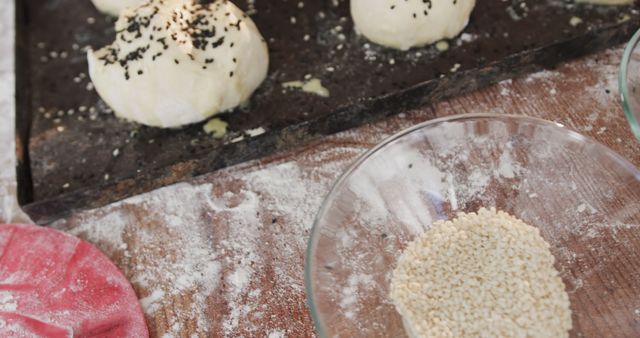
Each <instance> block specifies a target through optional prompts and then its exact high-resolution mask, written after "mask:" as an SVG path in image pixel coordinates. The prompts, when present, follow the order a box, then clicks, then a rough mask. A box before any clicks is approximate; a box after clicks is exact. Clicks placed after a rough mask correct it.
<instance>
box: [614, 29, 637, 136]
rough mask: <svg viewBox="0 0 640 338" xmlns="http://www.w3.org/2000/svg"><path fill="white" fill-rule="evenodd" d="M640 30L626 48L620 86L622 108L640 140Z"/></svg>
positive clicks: (619, 80) (621, 67)
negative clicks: (639, 44)
mask: <svg viewBox="0 0 640 338" xmlns="http://www.w3.org/2000/svg"><path fill="white" fill-rule="evenodd" d="M639 41H640V30H638V31H637V32H636V33H635V34H634V35H633V37H632V38H631V40H630V41H629V43H628V44H627V47H626V48H625V50H624V54H623V55H622V61H621V62H620V74H619V78H618V82H619V84H618V86H619V87H620V96H621V97H622V108H623V109H624V113H625V115H627V120H629V124H630V125H631V130H633V133H634V134H635V135H636V138H638V140H640V48H639V46H638V42H639Z"/></svg>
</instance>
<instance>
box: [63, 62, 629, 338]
mask: <svg viewBox="0 0 640 338" xmlns="http://www.w3.org/2000/svg"><path fill="white" fill-rule="evenodd" d="M619 58H620V49H615V50H611V51H608V52H606V53H600V54H597V55H594V56H591V57H588V58H585V59H582V60H579V61H576V62H572V63H570V64H567V65H564V66H562V67H559V68H558V69H557V70H554V71H545V72H542V73H537V74H534V75H531V76H526V77H523V78H519V79H516V80H514V81H509V82H503V83H500V84H498V85H495V86H492V87H490V88H487V89H484V90H481V91H478V92H474V93H471V94H468V95H464V96H461V97H458V98H455V99H452V100H449V101H446V102H442V103H439V104H436V105H433V106H427V107H423V108H421V109H419V110H416V111H412V112H408V113H406V114H403V115H401V116H399V117H394V118H390V119H387V120H385V121H382V122H380V123H375V124H371V125H368V126H365V127H362V128H358V129H355V130H352V131H349V132H345V133H341V134H338V135H335V136H331V137H327V138H325V139H322V140H320V141H317V142H314V143H313V144H310V145H308V146H305V147H302V148H300V149H296V150H295V151H292V152H288V153H284V154H281V155H278V156H274V157H272V158H269V159H266V160H264V161H260V162H255V163H250V164H246V165H243V166H239V167H234V168H230V169H227V170H223V171H221V172H217V173H214V174H211V175H207V176H205V177H202V178H200V179H197V180H195V181H194V182H192V183H191V184H189V185H186V184H182V185H178V186H174V187H169V188H166V189H161V190H160V191H155V192H152V193H150V194H147V195H143V196H140V197H136V198H135V199H134V200H131V201H127V202H125V203H123V204H118V205H114V206H110V207H106V208H103V209H100V210H96V211H91V212H87V213H84V214H81V215H75V216H73V217H71V218H69V219H68V220H67V221H65V222H61V223H58V224H56V226H57V227H59V228H63V229H66V230H69V231H71V232H73V233H76V234H79V235H80V236H81V237H83V238H86V239H88V240H90V241H92V242H94V243H96V244H97V245H98V246H99V247H100V248H102V249H103V250H104V251H105V252H106V253H107V254H108V255H110V256H111V257H112V258H113V259H114V261H115V262H116V264H117V265H118V266H119V267H120V268H121V269H122V270H123V271H124V273H125V274H126V275H127V276H128V277H129V278H130V279H131V280H132V282H133V284H134V287H135V288H136V291H137V292H138V295H139V296H140V298H143V299H144V298H145V297H149V296H150V295H152V294H153V293H154V292H156V291H157V290H162V292H161V293H163V294H164V296H163V297H160V298H159V299H158V300H157V301H155V302H153V301H152V302H151V306H149V300H150V299H151V300H153V299H154V297H151V298H147V299H146V300H145V301H143V303H144V304H145V305H146V306H145V307H146V309H147V313H148V318H147V319H148V323H149V327H150V330H151V333H152V335H153V336H157V337H161V336H163V335H164V334H167V333H168V334H170V335H172V336H178V337H187V336H188V335H189V334H192V333H197V334H198V336H234V337H235V336H246V337H250V336H268V335H269V334H271V335H272V336H274V337H275V336H278V334H280V333H285V334H286V336H290V337H303V336H311V335H312V332H313V326H312V323H311V320H310V317H309V314H308V310H307V308H306V305H305V292H304V286H303V257H304V250H305V246H306V240H307V236H308V233H309V229H310V227H311V225H312V220H313V216H314V215H315V213H316V210H317V209H318V207H319V205H320V203H321V201H322V197H323V196H324V194H325V193H326V192H327V191H328V190H329V188H330V185H331V184H332V183H333V181H334V180H335V178H336V177H337V176H338V175H339V174H340V173H341V172H342V171H343V170H344V169H345V168H346V167H347V166H348V165H349V163H350V162H351V161H352V160H353V159H354V158H355V157H356V156H357V155H358V154H360V153H362V152H363V151H365V150H366V149H368V148H370V147H371V146H373V145H374V144H376V143H378V142H379V141H381V140H382V139H383V138H385V137H386V136H388V135H391V134H393V133H395V132H397V131H400V130H402V129H403V128H405V127H408V126H410V125H413V124H415V123H418V122H420V121H423V120H425V119H428V118H430V117H432V116H433V115H434V114H435V115H436V116H445V115H450V114H456V113H471V112H494V113H516V114H526V115H530V116H537V117H542V118H545V119H550V120H554V121H557V122H559V123H562V124H564V125H565V126H567V127H568V128H571V129H574V130H577V131H579V132H581V133H584V134H585V135H588V136H590V137H593V138H595V139H597V140H599V141H601V142H603V143H605V144H607V145H608V146H610V147H611V148H613V149H614V150H616V151H618V152H619V153H620V154H622V155H623V156H624V157H626V158H628V159H629V160H630V161H631V162H632V163H634V164H635V165H640V143H639V142H638V141H637V140H636V139H634V138H633V136H632V135H631V133H630V130H629V127H628V125H627V123H626V120H625V119H624V117H623V114H622V111H621V109H620V106H619V102H618V94H617V83H616V79H617V77H616V76H617V67H618V62H619V61H618V60H619ZM185 200H186V201H187V202H186V203H185ZM254 212H255V215H249V213H254ZM118 224H121V226H120V228H121V229H122V230H121V233H120V234H119V235H118V236H115V237H121V238H122V243H126V245H123V244H122V243H121V242H120V238H114V235H113V233H111V234H110V233H108V232H110V231H116V232H117V231H119V230H118V229H119V227H118ZM100 229H102V230H100ZM184 246H186V248H184ZM196 249H197V250H203V252H202V253H199V254H197V255H195V256H194V253H193V252H192V251H193V250H196ZM208 259H209V260H212V261H216V262H218V263H219V265H218V266H217V268H219V271H217V272H215V273H211V274H210V275H208V277H209V278H213V279H214V280H208V279H207V278H205V277H203V278H201V279H200V280H198V278H195V279H194V280H192V281H191V282H187V283H186V287H185V288H181V287H180V291H179V292H175V290H176V282H175V281H176V278H178V279H179V278H180V277H181V276H183V274H186V275H190V274H193V272H195V271H198V267H197V265H198V264H203V265H206V264H207V262H208ZM174 260H175V262H174ZM172 262H173V263H172ZM184 262H187V265H189V264H195V265H193V266H191V267H186V268H185V267H184V266H181V263H184ZM151 269H156V270H157V271H161V272H162V274H154V273H149V270H151ZM215 269H216V268H215V267H214V268H212V270H215ZM142 277H144V278H142ZM150 277H151V278H150ZM187 279H188V278H187ZM214 284H215V286H212V285H214ZM194 304H196V306H194ZM198 319H200V320H201V321H202V322H201V323H198ZM176 323H177V324H176ZM207 323H208V325H207Z"/></svg>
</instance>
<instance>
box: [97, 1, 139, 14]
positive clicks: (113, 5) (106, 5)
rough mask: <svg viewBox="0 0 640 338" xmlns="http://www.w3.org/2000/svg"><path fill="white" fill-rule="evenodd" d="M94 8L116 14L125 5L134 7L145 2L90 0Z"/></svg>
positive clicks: (105, 12) (125, 6)
mask: <svg viewBox="0 0 640 338" xmlns="http://www.w3.org/2000/svg"><path fill="white" fill-rule="evenodd" d="M91 2H93V5H94V6H96V8H97V9H98V10H99V11H100V12H102V13H104V14H109V15H111V16H118V15H119V14H120V12H122V10H123V9H125V8H127V7H136V6H139V5H141V4H143V3H144V2H145V0H91Z"/></svg>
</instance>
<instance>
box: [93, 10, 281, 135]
mask: <svg viewBox="0 0 640 338" xmlns="http://www.w3.org/2000/svg"><path fill="white" fill-rule="evenodd" d="M116 31H117V32H119V33H118V34H117V36H116V40H115V41H114V42H113V44H111V45H109V46H107V47H104V48H102V49H100V50H98V51H95V52H94V51H89V52H88V61H89V75H90V76H91V80H92V81H93V83H94V85H95V88H96V91H97V92H98V94H99V95H100V96H101V97H102V99H103V100H104V101H105V102H106V103H107V104H108V105H109V106H110V107H111V108H112V109H113V110H114V112H115V114H116V115H117V116H120V117H122V118H125V119H129V120H133V121H136V122H139V123H142V124H145V125H149V126H156V127H165V128H166V127H178V126H182V125H186V124H190V123H195V122H199V121H202V120H205V119H207V118H209V117H211V116H213V115H215V114H218V113H220V112H222V111H225V110H229V109H231V108H234V107H236V106H238V105H240V104H241V103H243V102H245V101H247V100H248V99H249V98H250V96H251V95H252V93H253V92H254V91H255V89H256V88H257V87H258V86H259V85H260V83H262V81H263V80H264V79H265V78H266V76H267V70H268V67H269V54H268V50H267V45H266V43H265V41H264V39H263V38H262V36H261V35H260V32H259V31H258V28H257V27H256V26H255V24H254V23H253V21H252V20H251V18H249V17H248V16H247V15H245V14H244V13H243V12H242V11H241V10H240V9H239V8H238V7H236V6H235V5H234V4H233V3H231V2H230V1H222V0H220V1H215V2H213V3H209V4H200V3H199V2H198V1H196V0H192V1H186V0H182V1H180V0H173V1H166V0H165V1H161V0H154V1H150V2H147V3H145V4H143V5H141V6H140V7H137V8H130V9H126V10H124V11H123V12H122V13H121V14H120V17H119V19H118V21H117V22H116Z"/></svg>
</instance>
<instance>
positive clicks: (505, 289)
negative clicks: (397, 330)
mask: <svg viewBox="0 0 640 338" xmlns="http://www.w3.org/2000/svg"><path fill="white" fill-rule="evenodd" d="M553 263H554V257H553V256H552V255H551V253H550V251H549V244H547V242H545V241H544V239H543V238H542V237H541V236H540V232H539V230H538V229H537V228H535V227H532V226H530V225H527V224H526V223H524V222H522V221H521V220H519V219H517V218H515V217H513V216H511V215H509V214H507V213H504V212H501V211H500V212H496V210H495V209H491V210H487V209H484V208H483V209H480V211H478V213H471V214H465V213H460V214H459V215H458V217H457V218H456V219H454V220H452V221H438V222H435V223H433V224H432V226H431V228H430V229H429V230H428V231H426V232H425V233H424V234H423V235H422V236H420V237H418V238H417V239H416V240H414V241H413V242H411V243H410V244H409V245H408V246H407V248H406V249H405V251H404V252H403V254H402V256H401V257H400V259H399V261H398V266H397V268H396V269H395V270H394V271H393V276H392V281H391V292H390V296H391V299H392V300H393V302H394V304H395V306H396V309H397V310H398V312H399V313H400V314H401V315H402V317H403V321H404V324H405V329H406V330H407V333H409V335H410V336H412V337H480V336H483V337H568V336H569V334H568V331H569V330H570V329H571V326H572V324H571V311H570V308H569V298H568V295H567V293H566V291H565V286H564V284H563V282H562V280H561V279H560V277H559V276H558V271H557V270H556V269H555V268H554V266H553Z"/></svg>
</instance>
